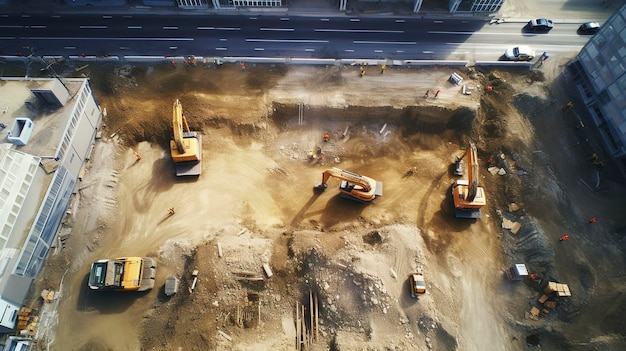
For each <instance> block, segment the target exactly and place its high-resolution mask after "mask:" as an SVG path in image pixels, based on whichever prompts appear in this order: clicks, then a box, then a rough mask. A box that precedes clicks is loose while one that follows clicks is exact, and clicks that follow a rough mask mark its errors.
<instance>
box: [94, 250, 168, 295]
mask: <svg viewBox="0 0 626 351" xmlns="http://www.w3.org/2000/svg"><path fill="white" fill-rule="evenodd" d="M156 267H157V263H156V260H155V259H154V258H151V257H119V258H116V259H102V260H97V261H95V262H94V263H92V264H91V270H90V273H89V288H90V289H91V290H96V291H148V290H150V289H152V288H154V283H155V278H156Z"/></svg>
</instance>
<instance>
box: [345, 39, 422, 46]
mask: <svg viewBox="0 0 626 351" xmlns="http://www.w3.org/2000/svg"><path fill="white" fill-rule="evenodd" d="M352 43H353V44H390V45H416V44H417V42H414V41H366V40H354V41H352Z"/></svg>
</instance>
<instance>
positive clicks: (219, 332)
mask: <svg viewBox="0 0 626 351" xmlns="http://www.w3.org/2000/svg"><path fill="white" fill-rule="evenodd" d="M217 333H218V334H219V335H221V336H222V337H223V338H224V339H226V340H228V341H233V338H232V337H231V336H230V335H228V334H226V333H224V332H223V331H221V330H218V331H217Z"/></svg>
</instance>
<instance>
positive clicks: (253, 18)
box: [248, 17, 257, 20]
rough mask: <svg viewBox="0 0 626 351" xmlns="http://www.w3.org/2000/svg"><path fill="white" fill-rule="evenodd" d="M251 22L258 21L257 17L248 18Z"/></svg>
mask: <svg viewBox="0 0 626 351" xmlns="http://www.w3.org/2000/svg"><path fill="white" fill-rule="evenodd" d="M248 19H249V20H256V19H257V17H248Z"/></svg>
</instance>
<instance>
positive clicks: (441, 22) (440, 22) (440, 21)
mask: <svg viewBox="0 0 626 351" xmlns="http://www.w3.org/2000/svg"><path fill="white" fill-rule="evenodd" d="M433 23H443V21H433Z"/></svg>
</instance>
